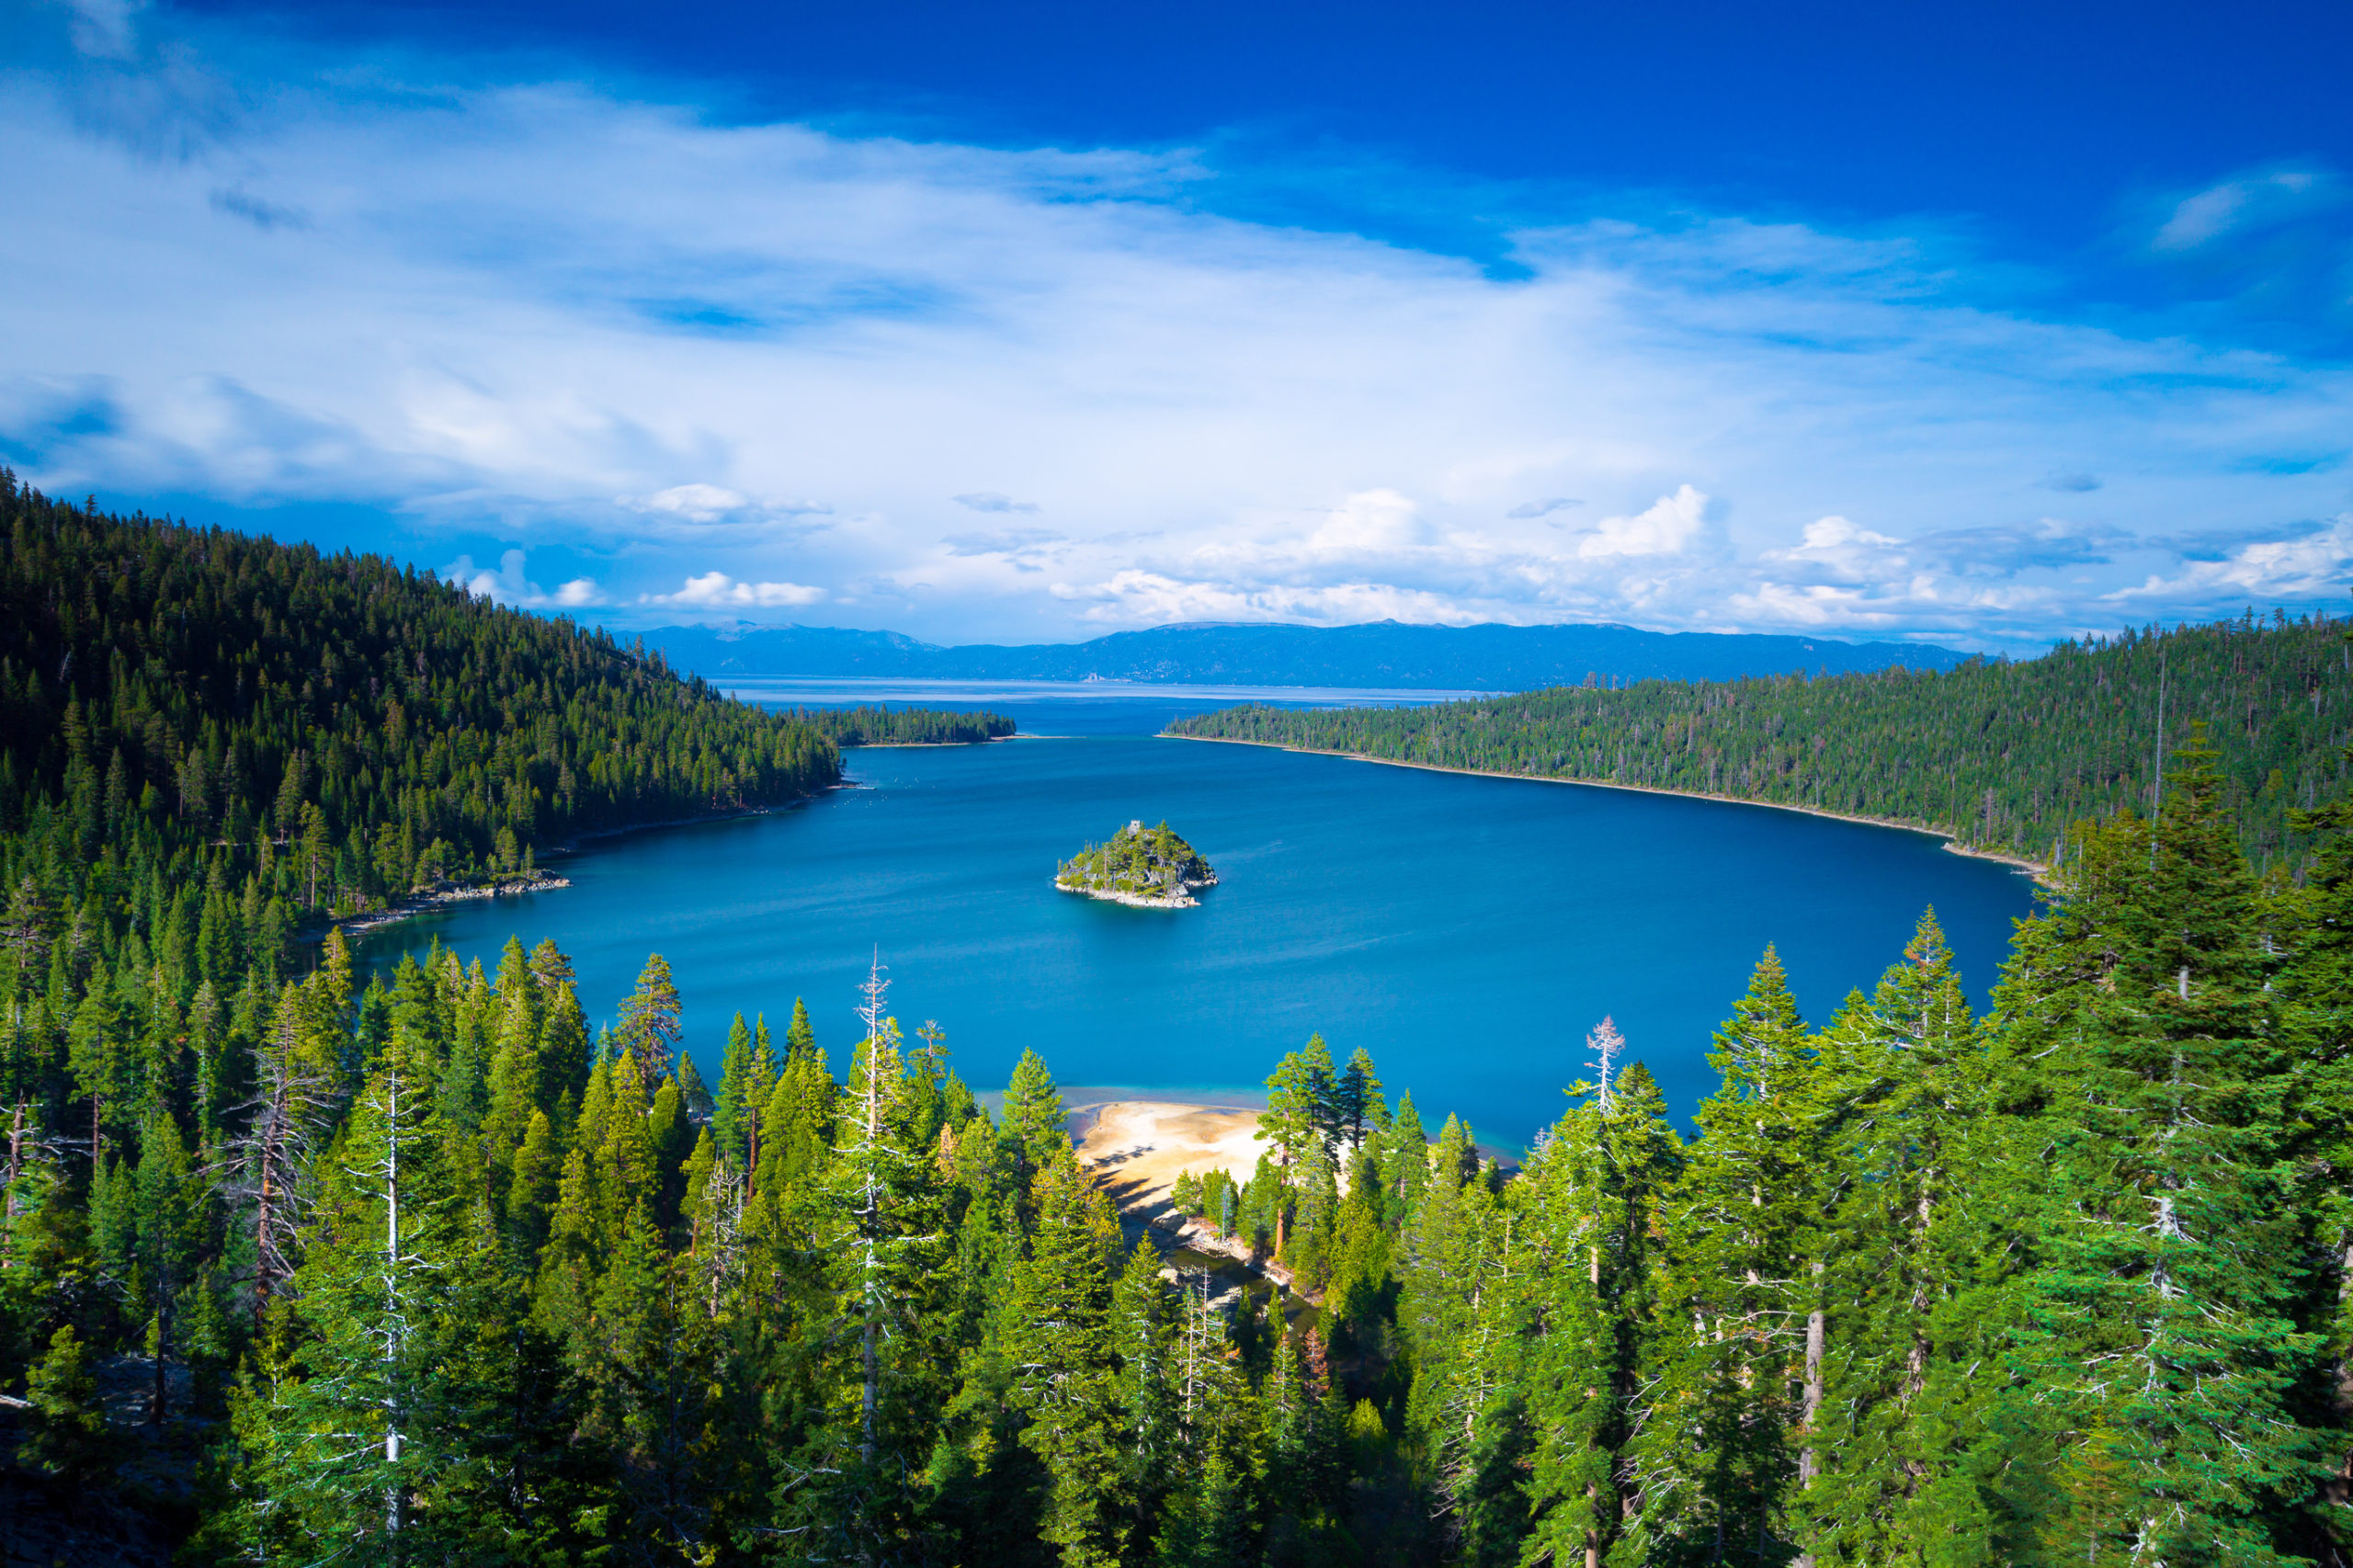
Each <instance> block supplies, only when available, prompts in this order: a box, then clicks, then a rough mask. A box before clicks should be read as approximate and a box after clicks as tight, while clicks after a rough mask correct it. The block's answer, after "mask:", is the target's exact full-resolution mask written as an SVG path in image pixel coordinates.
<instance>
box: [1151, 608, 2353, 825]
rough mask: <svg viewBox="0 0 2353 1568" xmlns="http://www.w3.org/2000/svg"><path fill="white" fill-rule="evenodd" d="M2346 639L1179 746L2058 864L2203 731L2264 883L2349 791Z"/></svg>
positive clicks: (1433, 714)
mask: <svg viewBox="0 0 2353 1568" xmlns="http://www.w3.org/2000/svg"><path fill="white" fill-rule="evenodd" d="M2344 629H2345V622H2344V621H2342V620H2333V619H2328V618H2327V617H2325V616H2314V617H2311V618H2308V619H2290V618H2288V617H2287V616H2285V615H2284V614H2275V616H2274V617H2273V619H2270V620H2268V621H2266V620H2258V619H2256V618H2255V617H2254V616H2253V615H2252V614H2251V613H2250V614H2249V615H2248V616H2246V617H2245V618H2244V619H2239V620H2226V621H2221V622H2217V623H2215V624H2213V625H2211V626H2196V627H2182V628H2179V629H2177V630H2175V631H2147V632H2131V631H2128V632H2126V633H2125V634H2124V635H2122V636H2120V637H2118V638H2114V639H2103V640H2090V639H2087V640H2086V641H2084V642H2062V643H2061V644H2060V645H2059V646H2058V647H2057V648H2056V649H2055V650H2053V651H2052V653H2049V654H2048V655H2046V656H2044V657H2042V658H2040V659H2035V660H2031V661H2029V662H2026V663H2020V664H2006V663H1987V662H1984V661H1979V660H1972V661H1971V662H1970V663H1968V664H1965V665H1961V666H1960V667H1959V668H1957V669H1952V670H1948V671H1943V672H1924V671H1915V670H1903V669H1889V670H1883V671H1880V672H1878V673H1875V674H1868V675H1847V676H1828V677H1826V678H1817V679H1807V678H1805V677H1803V676H1779V677H1773V678H1768V679H1756V680H1736V681H1726V682H1707V681H1700V682H1683V681H1644V682H1642V683H1640V684H1638V685H1635V686H1631V687H1625V688H1623V689H1620V690H1608V689H1606V688H1602V687H1596V686H1586V687H1553V688H1552V689H1549V690H1544V691H1532V692H1528V693H1526V694H1524V695H1521V696H1517V697H1506V698H1496V699H1488V700H1484V701H1476V702H1452V703H1441V704H1438V705H1434V706H1431V707H1427V708H1389V709H1371V708H1348V709H1332V710H1294V709H1279V708H1267V707H1262V706H1256V705H1253V706H1247V707H1242V708H1232V709H1226V710H1222V711H1220V712H1216V713H1210V714H1204V715H1201V716H1199V717H1197V718H1191V719H1183V720H1179V721H1177V722H1176V723H1174V724H1172V725H1170V726H1169V730H1170V733H1174V734H1179V735H1192V736H1200V737H1207V738H1216V739H1224V740H1244V741H1255V742H1261V743H1265V744H1275V745H1286V746H1297V747H1302V748H1304V749H1308V750H1314V751H1335V752H1346V753H1351V754H1355V755H1358V756H1377V757H1390V758H1394V759H1396V760H1398V761H1401V762H1415V763H1425V764H1428V765H1431V766H1435V767H1463V768H1473V769H1479V770H1482V771H1487V772H1495V773H1514V774H1525V775H1534V776H1537V777H1541V778H1578V779H1588V780H1593V781H1596V782H1603V783H1612V784H1633V785H1641V786H1644V787H1647V788H1651V789H1657V790H1688V791H1691V792H1695V793H1700V794H1710V795H1727V796H1732V797H1733V798H1736V799H1740V800H1750V801H1773V802H1776V803H1779V804H1783V805H1796V806H1809V807H1814V808H1817V809H1820V810H1824V811H1831V812H1844V813H1847V814H1852V815H1859V816H1870V817H1882V818H1887V819H1891V820H1893V821H1899V822H1905V823H1912V824H1918V825H1920V826H1923V827H1931V828H1935V829H1938V831H1941V832H1944V833H1949V834H1950V835H1953V836H1954V837H1955V838H1957V839H1959V840H1960V841H1961V843H1962V844H1965V845H1968V846H1973V847H1977V848H1982V849H1988V850H1993V851H1996V852H1999V853H2003V854H2010V855H2017V856H2020V857H2023V858H2028V859H2033V860H2039V861H2048V860H2049V859H2050V858H2052V856H2054V855H2056V854H2059V853H2060V852H2061V851H2062V849H2063V845H2064V843H2065V840H2066V838H2067V835H2068V834H2069V832H2070V831H2071V830H2072V828H2073V826H2074V824H2075V823H2077V822H2079V821H2082V820H2085V819H2092V820H2098V819H2101V818H2104V817H2106V816H2108V815H2109V814H2110V813H2111V812H2115V811H2117V810H2119V809H2120V808H2122V807H2125V806H2131V807H2133V808H2134V809H2136V810H2139V811H2141V812H2143V813H2146V812H2148V811H2149V810H2150V806H2151V801H2152V800H2153V799H2154V792H2153V787H2154V779H2155V774H2156V764H2157V758H2158V754H2159V751H2160V749H2161V747H2160V737H2161V736H2162V737H2163V739H2164V744H2178V742H2179V741H2180V739H2181V737H2182V736H2183V735H2185V734H2187V733H2188V731H2189V726H2190V725H2191V724H2192V723H2199V722H2202V723H2203V724H2205V726H2206V730H2207V733H2208V734H2210V735H2211V737H2212V739H2213V743H2214V744H2215V745H2216V746H2217V747H2218V748H2219V750H2220V752H2221V754H2222V756H2221V763H2220V767H2221V770H2222V780H2223V783H2222V799H2223V801H2224V809H2225V810H2226V811H2227V812H2229V813H2230V816H2231V820H2232V821H2233V823H2234V826H2235V829H2236V831H2237V833H2238V835H2239V839H2240V842H2241V843H2242V844H2243V845H2244V846H2245V847H2246V849H2247V852H2248V853H2249V854H2250V855H2251V856H2253V857H2254V858H2255V860H2256V865H2257V866H2258V867H2268V866H2271V865H2273V864H2276V863H2280V862H2282V861H2286V862H2291V863H2292V862H2294V861H2297V860H2298V859H2300V858H2302V856H2303V855H2304V854H2306V853H2307V852H2308V850H2309V847H2310V846H2309V843H2308V841H2307V840H2305V839H2304V838H2303V837H2302V835H2299V834H2298V833H2297V832H2296V830H2295V829H2294V827H2293V826H2292V825H2291V824H2290V814H2291V813H2292V812H2295V811H2296V810H2298V809H2302V808H2309V807H2311V806H2312V805H2313V803H2314V802H2315V801H2320V800H2325V799H2330V798H2333V797H2334V796H2335V795H2336V793H2337V792H2338V791H2339V790H2341V789H2342V788H2343V787H2344V785H2345V782H2346V778H2347V773H2346V762H2345V757H2344V747H2345V745H2346V744H2347V742H2348V741H2353V674H2348V669H2353V661H2348V658H2347V648H2346V645H2345V642H2344V641H2343V638H2342V633H2343V631H2344ZM2161 699H2162V706H2163V715H2162V718H2163V727H2162V729H2161V728H2160V713H2159V709H2160V702H2161Z"/></svg>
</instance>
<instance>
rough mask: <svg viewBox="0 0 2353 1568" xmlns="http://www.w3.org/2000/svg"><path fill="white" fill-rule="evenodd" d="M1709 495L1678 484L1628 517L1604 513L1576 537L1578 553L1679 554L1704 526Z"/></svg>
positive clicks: (1587, 554) (1606, 554)
mask: <svg viewBox="0 0 2353 1568" xmlns="http://www.w3.org/2000/svg"><path fill="white" fill-rule="evenodd" d="M1707 512H1708V498H1707V497H1706V496H1705V495H1702V494H1699V492H1698V491H1697V490H1694V489H1692V488H1691V486H1689V485H1688V484H1686V485H1681V486H1678V487H1677V490H1676V492H1675V494H1672V495H1662V496H1660V497H1659V498H1658V499H1657V500H1655V501H1654V502H1652V503H1651V504H1650V506H1648V507H1646V508H1645V509H1643V511H1640V512H1637V513H1635V514H1634V515H1633V516H1632V517H1604V518H1602V519H1601V526H1600V527H1598V528H1593V529H1590V530H1588V531H1587V532H1586V533H1585V534H1584V536H1583V537H1582V538H1580V539H1579V540H1577V553H1578V554H1579V555H1581V556H1584V557H1586V559H1588V560H1591V559H1593V558H1595V557H1597V556H1611V555H1679V554H1681V553H1682V552H1683V551H1684V550H1685V549H1686V548H1687V547H1688V546H1689V545H1690V544H1691V542H1692V541H1693V540H1697V539H1698V538H1699V532H1700V530H1701V529H1702V528H1705V527H1706V526H1707Z"/></svg>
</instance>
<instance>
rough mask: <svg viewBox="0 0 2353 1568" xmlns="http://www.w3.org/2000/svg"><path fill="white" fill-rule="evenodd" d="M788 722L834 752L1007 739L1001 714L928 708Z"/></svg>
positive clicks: (802, 711)
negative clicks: (819, 738)
mask: <svg viewBox="0 0 2353 1568" xmlns="http://www.w3.org/2000/svg"><path fill="white" fill-rule="evenodd" d="M790 712H791V716H792V717H793V718H795V719H798V720H799V721H801V722H802V723H804V724H806V725H808V726H809V727H810V728H811V729H813V730H815V731H816V732H817V733H819V734H821V735H824V737H825V738H826V739H827V740H829V741H831V742H833V743H834V744H835V745H836V746H953V745H976V744H980V743H982V742H984V741H1001V740H1003V739H1005V738H1006V736H1008V735H1010V734H1012V733H1013V730H1014V724H1013V721H1012V720H1010V719H1008V718H1006V716H1005V715H1004V714H1002V713H950V712H946V711H943V710H938V709H930V708H884V707H882V706H881V705H880V704H879V703H863V704H860V705H859V706H858V707H856V708H795V709H792V710H790Z"/></svg>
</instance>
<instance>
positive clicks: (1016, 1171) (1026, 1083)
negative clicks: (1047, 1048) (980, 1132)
mask: <svg viewBox="0 0 2353 1568" xmlns="http://www.w3.org/2000/svg"><path fill="white" fill-rule="evenodd" d="M1068 1120H1069V1119H1068V1116H1067V1115H1066V1113H1065V1112H1064V1111H1063V1096H1062V1091H1061V1090H1059V1089H1057V1088H1056V1087H1055V1086H1054V1075H1053V1074H1051V1073H1050V1072H1048V1071H1047V1070H1046V1062H1045V1058H1043V1057H1041V1056H1040V1055H1039V1054H1038V1053H1037V1052H1036V1051H1026V1050H1025V1051H1022V1053H1021V1059H1020V1060H1019V1061H1017V1062H1015V1063H1014V1064H1013V1078H1012V1081H1011V1082H1010V1083H1009V1084H1008V1085H1006V1091H1005V1115H1004V1119H1003V1120H1002V1122H1001V1123H1000V1125H999V1129H998V1141H999V1142H1001V1143H1003V1144H1004V1145H1006V1150H1007V1153H1008V1156H1009V1158H1008V1164H1009V1165H1010V1167H1011V1175H1012V1179H1013V1181H1014V1184H1015V1187H1016V1190H1017V1191H1020V1192H1024V1193H1026V1192H1027V1191H1028V1190H1029V1187H1030V1184H1031V1183H1032V1182H1033V1181H1035V1180H1036V1179H1037V1176H1038V1173H1039V1172H1040V1171H1043V1170H1046V1169H1047V1168H1049V1167H1050V1166H1051V1165H1052V1164H1053V1163H1054V1161H1055V1160H1056V1159H1057V1158H1058V1157H1059V1156H1060V1154H1061V1153H1062V1151H1063V1150H1064V1149H1067V1148H1068V1147H1069V1146H1070V1131H1069V1128H1068Z"/></svg>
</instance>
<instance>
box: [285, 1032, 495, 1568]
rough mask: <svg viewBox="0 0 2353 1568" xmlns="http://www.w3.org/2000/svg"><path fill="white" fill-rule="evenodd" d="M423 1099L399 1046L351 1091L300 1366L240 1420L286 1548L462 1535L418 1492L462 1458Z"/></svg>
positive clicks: (329, 1186)
mask: <svg viewBox="0 0 2353 1568" xmlns="http://www.w3.org/2000/svg"><path fill="white" fill-rule="evenodd" d="M424 1104H425V1097H424V1096H423V1095H422V1094H421V1093H420V1092H419V1089H418V1086H417V1085H416V1084H415V1075H414V1074H413V1071H412V1064H411V1063H410V1062H409V1061H408V1060H407V1059H406V1056H405V1053H404V1052H402V1051H399V1050H398V1048H395V1050H394V1051H393V1052H392V1055H391V1056H390V1057H389V1058H388V1060H387V1061H386V1062H385V1063H384V1064H383V1066H382V1067H381V1069H380V1071H379V1072H378V1073H377V1074H376V1075H375V1076H374V1077H373V1078H372V1079H371V1080H370V1082H369V1085H368V1088H367V1090H366V1092H365V1093H364V1094H363V1095H362V1096H360V1098H359V1100H358V1104H357V1105H356V1106H355V1107H354V1109H353V1115H352V1121H351V1126H350V1130H349V1133H348V1136H347V1141H346V1142H345V1143H344V1144H343V1145H342V1150H341V1155H342V1157H341V1161H340V1164H339V1165H338V1168H337V1169H336V1170H335V1173H334V1174H333V1175H332V1176H330V1177H329V1178H328V1180H327V1182H326V1184H325V1187H324V1193H323V1200H322V1203H321V1219H320V1223H319V1226H318V1228H317V1230H316V1232H315V1233H313V1239H312V1241H311V1244H310V1246H309V1248H308V1250H307V1252H306V1254H305V1256H304V1257H303V1259H302V1263H301V1267H300V1268H299V1269H298V1270H297V1271H296V1274H295V1280H294V1283H295V1287H296V1290H295V1294H294V1295H293V1297H292V1298H291V1301H290V1309H291V1310H290V1313H289V1324H288V1326H289V1329H290V1334H291V1335H292V1340H291V1343H290V1346H289V1350H288V1352H287V1354H288V1357H289V1360H288V1367H289V1373H290V1375H287V1376H285V1377H284V1378H283V1379H282V1380H279V1381H276V1382H275V1384H274V1386H272V1387H270V1388H269V1389H268V1390H267V1393H266V1394H263V1393H259V1392H256V1394H254V1395H251V1396H249V1397H250V1398H255V1399H266V1401H267V1403H266V1405H265V1406H264V1407H263V1408H262V1409H260V1410H258V1411H256V1413H255V1418H254V1419H253V1420H252V1421H250V1422H248V1423H247V1424H246V1427H245V1429H246V1431H247V1432H248V1434H249V1437H248V1441H249V1443H250V1444H251V1445H252V1446H251V1447H250V1448H249V1449H248V1453H247V1462H248V1463H249V1464H250V1465H251V1466H252V1472H253V1477H254V1483H255V1487H256V1495H255V1497H254V1500H253V1501H252V1503H251V1504H250V1505H249V1506H250V1507H251V1509H252V1511H253V1514H254V1519H253V1528H254V1529H255V1531H256V1534H257V1535H258V1536H259V1537H260V1538H261V1539H263V1540H276V1541H278V1542H280V1543H282V1545H283V1547H284V1549H287V1550H293V1551H309V1552H312V1553H329V1554H335V1555H337V1556H339V1557H340V1558H342V1559H344V1560H349V1561H360V1562H398V1561H400V1560H401V1559H402V1558H403V1557H404V1556H408V1555H414V1554H415V1553H417V1552H419V1551H431V1550H433V1548H434V1546H435V1544H436V1537H437V1536H443V1537H444V1538H445V1544H454V1543H447V1542H446V1535H447V1532H448V1531H449V1523H448V1522H447V1521H446V1518H445V1517H444V1516H443V1515H442V1514H441V1513H439V1512H438V1511H437V1510H435V1509H433V1508H432V1507H431V1506H426V1507H424V1508H423V1509H420V1507H419V1504H420V1502H421V1501H422V1502H426V1504H428V1505H429V1503H430V1500H431V1497H432V1495H433V1494H434V1493H435V1492H436V1491H437V1489H438V1487H439V1486H440V1485H441V1484H442V1483H445V1482H446V1481H448V1480H449V1478H451V1477H452V1476H453V1475H454V1473H455V1472H456V1471H458V1470H459V1469H460V1466H461V1465H462V1462H463V1460H464V1459H465V1455H464V1453H463V1451H462V1449H460V1448H459V1447H457V1446H456V1444H455V1439H456V1437H457V1435H458V1433H459V1432H460V1431H461V1430H462V1429H463V1426H464V1422H463V1421H462V1419H461V1418H457V1417H456V1415H455V1413H454V1412H453V1411H451V1409H450V1408H449V1405H450V1403H451V1394H452V1392H453V1391H452V1387H451V1383H452V1380H451V1378H450V1376H449V1367H448V1366H447V1364H446V1358H445V1352H446V1350H447V1349H448V1345H447V1342H446V1338H445V1328H446V1324H445V1321H444V1319H443V1315H442V1313H443V1305H444V1303H446V1302H447V1301H449V1299H450V1297H451V1296H452V1294H453V1293H455V1290H454V1288H455V1287H456V1286H457V1284H458V1282H457V1281H456V1280H454V1279H452V1278H451V1277H450V1264H451V1261H452V1256H451V1255H452V1252H453V1250H454V1249H453V1248H452V1247H451V1246H450V1244H449V1213H448V1199H447V1196H446V1195H445V1194H443V1193H440V1192H438V1191H437V1190H435V1186H434V1176H433V1171H434V1162H433V1161H432V1160H431V1159H430V1157H429V1155H428V1151H429V1150H430V1149H431V1147H432V1145H433V1142H434V1138H433V1136H432V1133H431V1131H430V1130H428V1128H427V1127H426V1119H425V1116H424V1114H423V1107H424ZM411 1535H414V1536H415V1537H416V1538H418V1539H416V1540H415V1541H414V1543H413V1544H412V1543H411V1541H410V1540H409V1539H408V1538H409V1537H410V1536H411Z"/></svg>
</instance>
